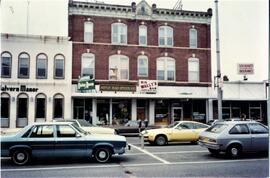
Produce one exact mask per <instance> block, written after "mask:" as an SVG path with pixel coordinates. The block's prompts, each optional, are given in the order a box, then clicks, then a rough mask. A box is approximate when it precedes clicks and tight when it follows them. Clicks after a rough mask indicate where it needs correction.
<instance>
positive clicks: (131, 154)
mask: <svg viewBox="0 0 270 178" xmlns="http://www.w3.org/2000/svg"><path fill="white" fill-rule="evenodd" d="M152 153H153V154H155V155H162V154H185V153H208V151H170V152H152ZM145 154H146V153H126V154H125V155H126V156H137V155H145Z"/></svg>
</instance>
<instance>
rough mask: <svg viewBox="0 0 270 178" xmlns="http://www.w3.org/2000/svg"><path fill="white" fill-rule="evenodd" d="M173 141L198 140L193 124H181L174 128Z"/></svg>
mask: <svg viewBox="0 0 270 178" xmlns="http://www.w3.org/2000/svg"><path fill="white" fill-rule="evenodd" d="M171 138H172V141H193V140H195V139H196V132H195V131H194V129H193V125H192V123H186V122H184V123H180V124H178V125H177V126H175V127H174V128H173V131H172V137H171Z"/></svg>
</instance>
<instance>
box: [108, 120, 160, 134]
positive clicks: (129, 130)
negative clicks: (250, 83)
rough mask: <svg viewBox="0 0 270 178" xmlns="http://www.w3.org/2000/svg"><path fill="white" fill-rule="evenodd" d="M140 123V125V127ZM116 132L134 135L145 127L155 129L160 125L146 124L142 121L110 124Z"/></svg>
mask: <svg viewBox="0 0 270 178" xmlns="http://www.w3.org/2000/svg"><path fill="white" fill-rule="evenodd" d="M140 124H141V127H140ZM112 127H113V128H114V129H115V131H116V132H117V134H119V135H124V136H136V135H139V134H140V132H141V131H143V130H145V129H156V128H160V126H156V125H148V123H147V124H146V123H145V122H144V121H141V123H140V121H128V122H127V123H126V124H125V125H113V126H112Z"/></svg>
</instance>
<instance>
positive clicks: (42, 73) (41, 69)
mask: <svg viewBox="0 0 270 178" xmlns="http://www.w3.org/2000/svg"><path fill="white" fill-rule="evenodd" d="M47 61H48V60H47V56H46V55H45V54H39V55H38V56H37V69H36V77H37V78H38V79H41V78H47Z"/></svg>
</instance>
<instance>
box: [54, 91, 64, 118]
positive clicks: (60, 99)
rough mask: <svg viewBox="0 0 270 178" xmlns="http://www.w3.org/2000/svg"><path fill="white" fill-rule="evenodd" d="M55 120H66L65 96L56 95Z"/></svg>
mask: <svg viewBox="0 0 270 178" xmlns="http://www.w3.org/2000/svg"><path fill="white" fill-rule="evenodd" d="M53 119H64V96H63V95H62V94H56V95H54V97H53Z"/></svg>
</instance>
